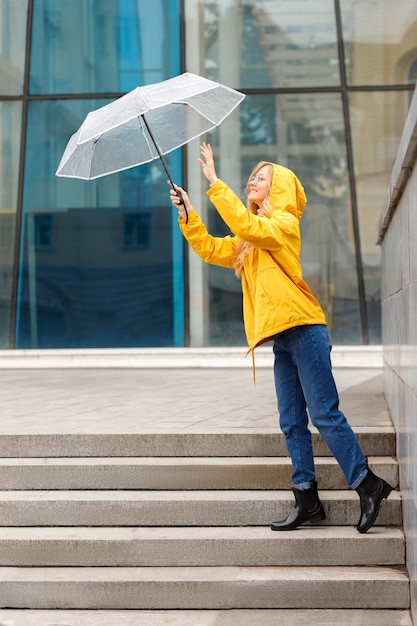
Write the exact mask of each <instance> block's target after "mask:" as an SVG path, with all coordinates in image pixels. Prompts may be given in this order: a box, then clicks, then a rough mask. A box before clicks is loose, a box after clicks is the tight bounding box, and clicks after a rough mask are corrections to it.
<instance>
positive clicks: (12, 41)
mask: <svg viewBox="0 0 417 626" xmlns="http://www.w3.org/2000/svg"><path fill="white" fill-rule="evenodd" d="M27 10H28V0H13V1H12V0H0V95H5V96H17V95H20V94H22V93H23V81H24V72H25V49H26V25H27Z"/></svg>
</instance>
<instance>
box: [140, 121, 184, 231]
mask: <svg viewBox="0 0 417 626" xmlns="http://www.w3.org/2000/svg"><path fill="white" fill-rule="evenodd" d="M141 117H142V119H143V121H144V123H145V126H146V129H147V131H148V133H149V137H150V138H151V139H152V141H153V145H154V146H155V149H156V151H157V153H158V156H159V158H160V159H161V163H162V165H163V167H164V170H165V173H166V175H167V176H168V182H169V184H170V185H171V187H172V188H173V189H175V187H174V183H173V182H172V180H171V176H170V175H169V172H168V168H167V166H166V164H165V161H164V159H163V157H162V154H161V151H160V149H159V147H158V144H157V143H156V141H155V138H154V136H153V133H152V131H151V128H150V126H149V124H148V121H147V119H146V117H145V115H144V114H143V113H142V115H141ZM175 191H176V194H177V196H178V197H179V199H180V204H184V200H183V197H182V195H181V194H180V192H179V191H177V190H175ZM187 222H188V213H187Z"/></svg>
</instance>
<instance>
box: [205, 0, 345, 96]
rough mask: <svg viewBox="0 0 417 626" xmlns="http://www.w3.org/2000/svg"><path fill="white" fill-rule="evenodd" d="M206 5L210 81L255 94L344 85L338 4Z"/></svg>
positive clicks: (299, 0)
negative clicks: (276, 89) (267, 90)
mask: <svg viewBox="0 0 417 626" xmlns="http://www.w3.org/2000/svg"><path fill="white" fill-rule="evenodd" d="M201 4H202V5H204V8H202V9H201V11H200V15H202V16H204V17H203V19H204V26H203V28H204V30H203V31H202V32H204V40H205V51H204V52H205V63H206V66H205V72H206V75H207V77H209V78H212V79H213V80H219V81H220V82H224V77H227V83H228V84H230V85H233V86H234V87H237V88H239V86H240V87H243V88H251V89H257V88H268V87H269V88H270V87H280V88H282V87H298V88H304V87H316V86H317V87H325V86H333V85H339V84H340V76H339V56H338V47H337V33H336V17H335V10H334V0H320V1H317V0H291V2H290V1H289V0H259V1H258V2H251V1H248V2H222V1H221V0H217V1H216V2H205V3H201ZM226 58H227V65H226V64H225V63H224V59H226Z"/></svg>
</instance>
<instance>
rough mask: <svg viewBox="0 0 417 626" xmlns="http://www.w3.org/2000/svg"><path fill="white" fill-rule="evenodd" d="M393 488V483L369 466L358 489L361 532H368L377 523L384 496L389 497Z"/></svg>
mask: <svg viewBox="0 0 417 626" xmlns="http://www.w3.org/2000/svg"><path fill="white" fill-rule="evenodd" d="M392 489H393V488H392V487H391V485H389V484H388V483H387V482H385V480H383V479H382V478H379V476H375V474H374V473H373V472H372V471H371V470H370V469H369V468H368V473H367V475H366V476H365V478H364V479H363V481H362V482H361V484H360V485H359V487H358V488H357V489H356V491H357V492H358V494H359V498H360V503H361V516H360V518H359V522H358V525H357V526H356V528H357V530H358V531H359V532H360V533H366V531H367V530H369V529H370V528H371V526H373V525H374V524H375V521H376V518H377V517H378V513H379V507H380V506H381V502H382V500H383V498H388V496H389V494H390V493H391V491H392Z"/></svg>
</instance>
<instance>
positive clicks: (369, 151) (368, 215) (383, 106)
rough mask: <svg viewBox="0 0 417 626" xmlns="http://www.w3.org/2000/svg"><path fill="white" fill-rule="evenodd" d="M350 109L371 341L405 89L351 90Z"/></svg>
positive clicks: (374, 333)
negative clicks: (379, 241)
mask: <svg viewBox="0 0 417 626" xmlns="http://www.w3.org/2000/svg"><path fill="white" fill-rule="evenodd" d="M349 108H350V112H351V115H350V118H351V128H352V143H353V151H354V164H355V178H356V189H357V202H358V213H359V224H360V234H361V248H362V255H363V265H364V280H365V291H366V299H367V306H368V317H369V330H370V332H369V334H370V338H371V340H372V339H373V340H374V341H380V335H379V331H380V324H381V322H380V254H381V249H380V247H379V246H377V245H376V243H375V241H376V229H377V225H378V221H379V217H380V214H381V207H383V206H384V203H385V197H386V194H387V189H388V184H389V181H390V178H391V173H392V165H393V162H394V159H395V156H396V153H397V148H398V145H399V142H400V139H401V134H402V131H403V128H404V124H405V120H406V116H407V110H408V93H407V92H399V91H391V92H375V91H373V92H367V93H352V94H350V97H349Z"/></svg>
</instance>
